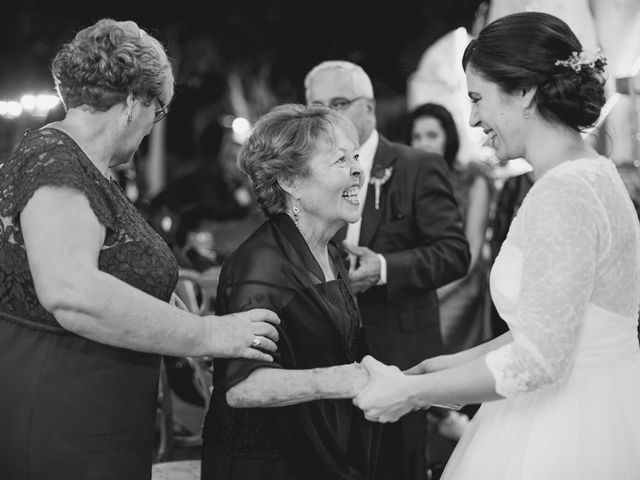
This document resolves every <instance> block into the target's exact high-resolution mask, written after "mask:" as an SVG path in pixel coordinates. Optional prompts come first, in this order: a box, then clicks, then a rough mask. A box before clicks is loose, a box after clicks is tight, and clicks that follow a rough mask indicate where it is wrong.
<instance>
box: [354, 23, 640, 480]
mask: <svg viewBox="0 0 640 480" xmlns="http://www.w3.org/2000/svg"><path fill="white" fill-rule="evenodd" d="M605 65H606V60H605V59H604V58H603V57H601V56H599V55H596V54H589V53H588V52H584V51H583V50H582V46H581V44H580V42H579V41H578V39H577V38H576V36H575V35H574V33H573V32H572V31H571V30H570V28H569V27H568V26H567V25H566V24H565V23H564V22H563V21H562V20H560V19H558V18H556V17H554V16H552V15H549V14H544V13H535V12H526V13H518V14H513V15H509V16H506V17H503V18H500V19H498V20H496V21H494V22H493V23H491V24H490V25H488V26H487V27H486V28H485V29H484V30H483V31H482V32H481V33H480V35H479V36H478V38H477V39H476V40H473V41H472V42H471V43H470V44H469V46H468V47H467V49H466V51H465V54H464V58H463V66H464V69H465V73H466V76H467V83H468V95H469V98H470V99H471V103H472V111H471V118H470V123H471V125H472V126H477V127H481V128H482V129H483V130H484V131H485V133H486V134H487V135H488V137H489V139H490V142H491V143H492V145H493V147H494V148H495V150H496V152H497V155H498V157H499V158H501V159H511V158H517V157H524V158H526V160H527V161H528V162H529V163H530V164H531V165H532V166H533V169H534V174H535V176H536V178H537V181H536V183H535V185H534V186H533V188H532V189H531V191H530V192H529V194H528V196H527V197H526V199H525V201H524V203H523V205H522V207H521V209H520V210H519V212H518V215H517V217H516V219H515V220H514V222H513V224H512V226H511V229H510V231H509V235H508V237H507V240H506V241H505V243H504V244H503V247H502V249H501V251H500V254H499V256H498V258H497V259H496V262H495V264H494V267H493V270H492V272H491V282H490V283H491V294H492V297H493V299H494V302H495V304H496V306H497V308H498V311H499V312H500V315H501V316H502V318H503V319H504V320H505V321H506V322H507V324H508V325H509V328H510V331H509V332H508V333H506V334H504V335H503V336H501V337H498V338H496V339H494V340H492V341H491V342H488V343H486V344H484V345H480V346H478V347H475V348H473V349H471V350H467V351H464V352H461V353H459V354H455V355H445V356H440V357H435V358H431V359H427V360H425V361H424V362H422V363H421V364H419V365H416V366H415V367H413V368H412V369H410V370H408V371H406V372H404V373H405V374H407V375H405V374H403V373H401V372H400V371H399V370H398V369H397V368H395V367H388V366H385V365H383V364H381V363H379V362H377V361H376V360H374V359H373V358H371V357H365V359H364V361H363V364H364V365H365V366H366V367H367V369H368V370H369V372H370V374H371V381H370V382H369V384H368V385H367V387H366V388H365V389H364V390H362V391H361V393H360V394H359V395H358V396H357V397H356V398H355V399H354V403H355V404H356V405H357V406H359V407H360V408H362V409H363V410H364V411H365V414H366V416H367V418H368V419H370V420H376V421H380V422H390V421H391V422H392V421H396V420H397V419H398V418H399V417H400V416H402V415H404V414H405V413H407V412H409V411H412V410H417V409H421V408H428V407H429V405H431V404H441V403H449V402H458V403H477V402H486V403H484V404H483V406H482V407H481V409H480V410H479V411H478V413H477V414H476V417H475V418H474V420H473V422H472V425H471V427H470V428H469V429H468V430H467V432H465V434H464V436H463V437H462V439H461V440H460V442H459V443H458V445H457V448H456V450H455V452H454V454H453V456H452V457H451V459H450V461H449V464H448V465H447V468H446V470H445V472H444V474H443V477H442V478H443V479H449V480H451V479H455V480H465V479H473V480H478V479H487V480H489V479H490V480H499V479H509V480H513V479H517V480H528V479H530V480H534V479H535V480H539V479H545V480H548V479H562V480H572V479H575V480H578V479H579V480H588V479H602V478H610V479H616V480H623V479H625V480H626V479H629V480H631V479H638V478H640V415H638V413H637V410H638V405H640V349H639V347H638V338H637V331H636V328H637V321H638V306H639V304H640V228H639V226H638V218H637V216H636V213H635V210H634V208H633V205H632V203H631V200H630V198H629V195H628V193H627V191H626V189H625V186H624V184H623V183H622V181H621V179H620V178H619V176H618V173H617V171H616V168H615V166H614V164H613V163H612V162H611V161H610V160H609V159H607V158H604V157H602V156H600V155H598V154H597V153H596V152H595V151H594V150H593V149H592V148H591V147H589V146H588V145H587V144H586V143H585V142H584V141H583V140H582V137H581V134H580V131H581V129H583V128H586V127H588V126H590V125H591V124H593V123H594V122H595V121H596V120H597V118H598V116H599V113H600V109H601V107H602V105H603V104H604V102H605V98H604V90H603V83H604V66H605Z"/></svg>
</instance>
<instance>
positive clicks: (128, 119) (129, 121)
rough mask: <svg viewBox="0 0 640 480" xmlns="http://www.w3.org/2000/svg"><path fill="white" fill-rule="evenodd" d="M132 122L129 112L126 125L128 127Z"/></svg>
mask: <svg viewBox="0 0 640 480" xmlns="http://www.w3.org/2000/svg"><path fill="white" fill-rule="evenodd" d="M132 120H133V117H132V116H131V112H129V114H128V115H127V125H129V124H130V123H131V121H132Z"/></svg>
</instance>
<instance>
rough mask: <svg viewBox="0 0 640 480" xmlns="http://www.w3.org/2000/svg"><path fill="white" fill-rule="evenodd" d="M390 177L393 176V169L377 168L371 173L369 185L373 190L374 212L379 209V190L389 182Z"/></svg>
mask: <svg viewBox="0 0 640 480" xmlns="http://www.w3.org/2000/svg"><path fill="white" fill-rule="evenodd" d="M391 175H393V167H387V168H382V167H377V168H375V169H374V170H373V171H372V172H371V178H370V179H369V184H370V185H373V187H374V188H375V199H376V202H375V206H376V210H378V209H380V188H381V187H382V185H384V184H385V183H387V182H388V181H389V179H390V178H391Z"/></svg>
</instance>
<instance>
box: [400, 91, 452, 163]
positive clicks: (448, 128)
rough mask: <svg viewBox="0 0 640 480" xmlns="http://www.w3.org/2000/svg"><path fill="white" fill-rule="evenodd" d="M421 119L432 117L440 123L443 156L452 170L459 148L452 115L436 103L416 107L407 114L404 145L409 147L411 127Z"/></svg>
mask: <svg viewBox="0 0 640 480" xmlns="http://www.w3.org/2000/svg"><path fill="white" fill-rule="evenodd" d="M422 117H433V118H435V119H436V120H438V121H439V122H440V125H441V126H442V129H443V130H444V135H445V144H444V155H443V156H444V159H445V160H446V162H447V165H448V166H449V169H452V168H453V164H454V162H455V160H456V155H457V154H458V150H459V148H460V136H459V135H458V128H457V127H456V123H455V121H454V120H453V115H451V112H449V110H447V109H446V108H445V107H443V106H442V105H439V104H437V103H423V104H422V105H419V106H417V107H416V108H415V109H413V110H412V111H411V112H410V113H409V118H408V121H407V134H406V143H407V144H408V145H411V132H412V131H413V125H414V123H415V122H416V120H417V119H419V118H422Z"/></svg>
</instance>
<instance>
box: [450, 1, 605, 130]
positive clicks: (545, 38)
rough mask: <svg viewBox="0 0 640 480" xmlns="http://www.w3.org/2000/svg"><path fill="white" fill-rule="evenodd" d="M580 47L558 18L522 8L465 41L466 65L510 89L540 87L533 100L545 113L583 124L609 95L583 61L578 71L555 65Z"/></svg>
mask: <svg viewBox="0 0 640 480" xmlns="http://www.w3.org/2000/svg"><path fill="white" fill-rule="evenodd" d="M581 51H582V45H581V44H580V41H579V40H578V38H577V37H576V36H575V34H574V33H573V32H572V31H571V29H570V28H569V26H568V25H567V24H566V23H565V22H563V21H562V20H560V19H559V18H557V17H554V16H553V15H549V14H547V13H540V12H522V13H515V14H512V15H507V16H505V17H502V18H499V19H497V20H495V21H494V22H492V23H490V24H489V25H488V26H486V27H485V28H484V29H483V30H482V31H481V32H480V34H479V35H478V38H477V39H475V40H472V41H471V43H469V45H468V46H467V48H466V50H465V52H464V55H463V58H462V66H463V68H464V69H465V70H466V69H467V67H469V66H470V67H472V68H473V69H474V70H475V71H477V72H478V73H479V74H480V75H481V76H482V77H483V78H485V79H487V80H489V81H491V82H494V83H496V84H498V85H499V86H500V88H501V89H502V90H503V91H504V92H507V93H514V92H516V91H518V90H528V89H529V88H531V87H537V91H536V94H535V97H534V101H535V104H536V106H537V108H538V111H539V112H540V114H541V115H542V116H543V117H545V118H546V119H548V120H555V121H560V122H562V123H564V124H566V125H567V126H569V127H571V128H573V129H575V130H581V129H583V128H585V127H589V126H591V125H593V124H594V123H595V122H596V120H597V119H598V117H599V116H600V110H601V109H602V106H603V105H604V103H605V100H606V99H605V96H604V79H603V77H602V75H601V72H600V71H598V69H596V68H593V67H588V66H584V67H583V68H582V69H581V70H580V71H579V72H576V71H575V70H574V69H573V68H571V67H568V66H563V65H556V61H557V60H567V59H568V58H569V57H570V56H571V55H572V53H573V52H578V53H580V52H581ZM600 65H602V64H601V63H600Z"/></svg>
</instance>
